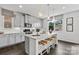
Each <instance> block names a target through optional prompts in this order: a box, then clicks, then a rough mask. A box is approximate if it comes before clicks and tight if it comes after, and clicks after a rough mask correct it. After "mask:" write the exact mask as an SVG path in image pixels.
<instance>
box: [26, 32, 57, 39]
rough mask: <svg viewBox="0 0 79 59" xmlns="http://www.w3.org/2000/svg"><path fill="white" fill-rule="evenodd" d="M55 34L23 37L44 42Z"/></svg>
mask: <svg viewBox="0 0 79 59" xmlns="http://www.w3.org/2000/svg"><path fill="white" fill-rule="evenodd" d="M55 34H56V33H51V34H50V33H46V34H40V36H33V35H35V34H29V35H28V34H25V36H27V37H29V38H33V39H39V40H44V39H47V38H50V37H52V35H55Z"/></svg>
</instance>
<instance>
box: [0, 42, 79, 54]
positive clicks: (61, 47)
mask: <svg viewBox="0 0 79 59" xmlns="http://www.w3.org/2000/svg"><path fill="white" fill-rule="evenodd" d="M0 55H26V53H25V49H24V42H23V43H20V44H17V45H14V46H10V47H6V48H2V49H0ZM48 55H79V45H78V44H73V43H68V42H63V41H59V42H58V46H57V47H56V48H54V49H51V52H50V53H49V54H48Z"/></svg>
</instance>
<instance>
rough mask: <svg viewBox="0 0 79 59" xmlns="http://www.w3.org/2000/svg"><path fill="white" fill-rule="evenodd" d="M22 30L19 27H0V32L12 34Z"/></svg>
mask: <svg viewBox="0 0 79 59" xmlns="http://www.w3.org/2000/svg"><path fill="white" fill-rule="evenodd" d="M21 32H22V30H21V29H20V28H12V29H0V33H1V34H13V33H21Z"/></svg>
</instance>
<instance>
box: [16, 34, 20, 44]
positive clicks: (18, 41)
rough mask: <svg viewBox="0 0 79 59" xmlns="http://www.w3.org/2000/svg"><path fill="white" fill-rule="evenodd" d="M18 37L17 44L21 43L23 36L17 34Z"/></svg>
mask: <svg viewBox="0 0 79 59" xmlns="http://www.w3.org/2000/svg"><path fill="white" fill-rule="evenodd" d="M15 35H16V43H20V42H21V35H20V34H19V33H17V34H15Z"/></svg>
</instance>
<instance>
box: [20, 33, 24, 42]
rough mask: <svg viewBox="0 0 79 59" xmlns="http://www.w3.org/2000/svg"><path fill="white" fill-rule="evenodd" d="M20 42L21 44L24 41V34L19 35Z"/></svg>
mask: <svg viewBox="0 0 79 59" xmlns="http://www.w3.org/2000/svg"><path fill="white" fill-rule="evenodd" d="M21 41H22V42H23V41H25V37H24V34H23V33H21Z"/></svg>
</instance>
